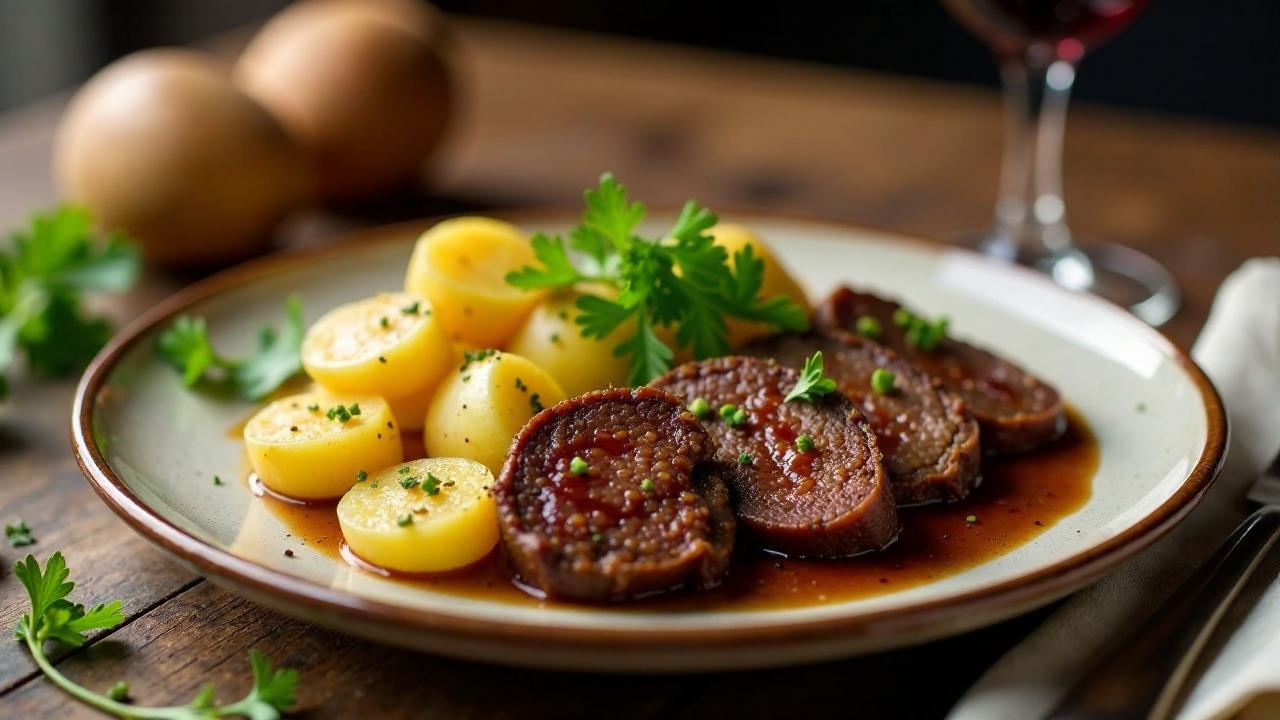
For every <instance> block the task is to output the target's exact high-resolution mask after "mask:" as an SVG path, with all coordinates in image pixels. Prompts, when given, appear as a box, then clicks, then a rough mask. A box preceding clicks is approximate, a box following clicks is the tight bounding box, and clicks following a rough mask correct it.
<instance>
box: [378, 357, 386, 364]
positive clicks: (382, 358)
mask: <svg viewBox="0 0 1280 720" xmlns="http://www.w3.org/2000/svg"><path fill="white" fill-rule="evenodd" d="M378 362H380V363H382V364H383V365H386V364H387V357H386V356H385V355H379V356H378Z"/></svg>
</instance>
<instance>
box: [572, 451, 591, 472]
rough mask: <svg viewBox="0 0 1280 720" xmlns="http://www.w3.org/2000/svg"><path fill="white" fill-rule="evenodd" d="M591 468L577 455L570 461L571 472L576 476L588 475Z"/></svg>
mask: <svg viewBox="0 0 1280 720" xmlns="http://www.w3.org/2000/svg"><path fill="white" fill-rule="evenodd" d="M589 467H590V466H589V465H587V461H586V460H583V459H582V458H580V457H578V456H577V455H574V456H573V459H572V460H570V461H569V472H571V473H573V474H574V475H582V474H584V473H586V472H587V468H589Z"/></svg>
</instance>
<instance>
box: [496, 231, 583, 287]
mask: <svg viewBox="0 0 1280 720" xmlns="http://www.w3.org/2000/svg"><path fill="white" fill-rule="evenodd" d="M529 244H530V245H531V246H532V247H533V254H534V256H535V257H537V258H538V260H539V261H540V262H541V263H542V267H541V268H534V267H524V268H521V269H520V270H517V271H515V272H513V273H509V274H508V275H507V278H506V279H507V284H509V285H513V286H515V287H518V288H522V289H525V290H537V289H543V288H547V289H555V288H564V287H569V286H571V285H573V284H574V283H575V282H577V281H578V280H580V279H581V278H582V275H581V274H580V273H579V272H578V269H577V268H576V267H574V266H573V262H572V261H570V260H569V252H568V250H566V249H565V246H564V239H563V238H561V237H560V236H559V235H554V236H549V235H544V234H542V233H538V234H536V235H534V236H533V238H532V239H531V240H530V241H529Z"/></svg>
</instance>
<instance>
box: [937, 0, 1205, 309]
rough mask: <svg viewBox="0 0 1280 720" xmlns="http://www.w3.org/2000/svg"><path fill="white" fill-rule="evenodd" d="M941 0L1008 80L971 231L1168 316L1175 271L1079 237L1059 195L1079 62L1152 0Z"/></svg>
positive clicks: (1056, 272)
mask: <svg viewBox="0 0 1280 720" xmlns="http://www.w3.org/2000/svg"><path fill="white" fill-rule="evenodd" d="M942 2H943V5H944V6H945V7H946V8H947V9H948V10H950V11H951V13H952V14H953V15H954V16H955V17H956V18H957V19H958V20H959V21H960V22H961V23H962V24H963V25H965V26H966V27H968V28H969V29H970V30H971V31H973V32H974V33H976V34H977V35H978V36H979V37H981V38H982V39H983V40H985V41H986V42H987V43H988V44H989V45H990V46H991V47H992V49H993V50H994V51H995V53H996V57H997V60H998V61H999V64H1000V77H1001V84H1002V85H1003V90H1004V103H1005V113H1006V122H1007V124H1008V129H1007V130H1006V135H1005V146H1004V159H1003V165H1002V168H1001V172H1000V189H999V198H998V199H997V201H996V209H995V224H994V226H993V227H992V228H991V229H989V230H987V231H984V232H983V233H981V234H980V235H979V236H978V237H976V238H971V240H972V241H973V242H974V243H976V244H977V245H978V247H979V248H980V249H981V250H982V252H984V253H986V254H988V255H992V256H996V257H999V258H1002V259H1005V260H1009V261H1015V262H1018V263H1021V264H1024V265H1029V266H1031V267H1035V268H1038V269H1040V270H1043V271H1044V272H1046V273H1048V274H1049V275H1050V277H1052V278H1053V279H1054V281H1056V282H1057V283H1058V284H1059V285H1062V286H1064V287H1067V288H1069V289H1072V290H1078V291H1086V290H1087V291H1090V292H1094V293H1096V294H1098V295H1101V296H1102V297H1105V298H1107V299H1109V300H1112V301H1115V302H1117V303H1120V304H1121V305H1124V306H1127V307H1129V308H1130V309H1131V310H1132V311H1133V313H1134V314H1135V315H1137V316H1138V317H1140V318H1142V319H1143V320H1145V321H1146V322H1148V323H1149V324H1151V325H1153V326H1160V325H1162V324H1164V323H1165V322H1166V321H1167V320H1169V318H1171V317H1173V315H1174V313H1176V312H1177V310H1178V305H1179V304H1180V302H1181V298H1180V295H1179V292H1178V286H1177V284H1176V283H1175V282H1174V280H1173V277H1172V276H1171V275H1170V274H1169V272H1168V271H1167V270H1165V269H1164V267H1163V266H1161V265H1160V263H1158V262H1156V261H1155V260H1153V259H1151V258H1150V257H1148V256H1146V255H1144V254H1142V253H1140V252H1138V251H1137V250H1134V249H1132V248H1128V247H1125V246H1122V245H1114V244H1100V245H1091V246H1090V247H1088V248H1083V247H1080V246H1078V245H1076V244H1075V242H1074V241H1073V240H1072V237H1071V231H1070V230H1068V229H1067V223H1066V206H1065V204H1064V203H1063V199H1062V134H1063V125H1064V123H1065V121H1066V113H1067V98H1068V96H1069V94H1070V92H1071V86H1072V84H1073V83H1074V81H1075V76H1076V65H1077V64H1078V63H1079V62H1080V59H1081V58H1082V57H1083V56H1084V53H1085V51H1086V50H1087V49H1088V48H1089V47H1091V46H1093V45H1096V44H1097V43H1099V42H1101V41H1103V40H1105V39H1106V38H1108V37H1110V36H1111V35H1112V34H1114V33H1115V32H1117V31H1118V30H1120V29H1121V28H1122V27H1124V26H1125V25H1126V24H1128V23H1129V21H1131V20H1133V18H1134V17H1136V16H1137V15H1138V14H1139V13H1140V12H1141V11H1142V10H1143V9H1144V8H1145V7H1146V5H1147V2H1148V0H942Z"/></svg>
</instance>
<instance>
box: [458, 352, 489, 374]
mask: <svg viewBox="0 0 1280 720" xmlns="http://www.w3.org/2000/svg"><path fill="white" fill-rule="evenodd" d="M496 354H498V351H497V350H494V349H493V348H484V349H482V350H463V351H462V367H460V368H458V372H464V371H465V370H466V369H467V368H468V367H470V366H471V363H477V362H480V361H481V360H484V359H486V358H489V357H492V356H494V355H496ZM463 379H464V380H465V379H466V378H463Z"/></svg>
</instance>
